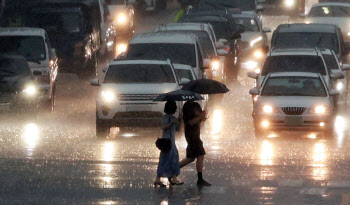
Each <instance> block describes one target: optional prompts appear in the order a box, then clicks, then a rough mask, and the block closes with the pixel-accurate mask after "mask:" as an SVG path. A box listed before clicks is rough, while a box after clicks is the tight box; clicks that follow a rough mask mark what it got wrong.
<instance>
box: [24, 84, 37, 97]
mask: <svg viewBox="0 0 350 205" xmlns="http://www.w3.org/2000/svg"><path fill="white" fill-rule="evenodd" d="M23 92H24V93H25V94H26V95H29V96H33V95H35V94H36V92H37V89H36V87H35V86H34V85H28V86H27V87H26V88H25V89H24V90H23Z"/></svg>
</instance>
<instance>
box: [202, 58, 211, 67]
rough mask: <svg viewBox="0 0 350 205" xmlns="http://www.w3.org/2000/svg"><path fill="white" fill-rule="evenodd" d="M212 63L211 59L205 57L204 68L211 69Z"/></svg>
mask: <svg viewBox="0 0 350 205" xmlns="http://www.w3.org/2000/svg"><path fill="white" fill-rule="evenodd" d="M210 64H211V60H210V59H204V60H203V68H204V69H209V68H210Z"/></svg>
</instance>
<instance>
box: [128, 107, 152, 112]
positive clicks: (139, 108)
mask: <svg viewBox="0 0 350 205" xmlns="http://www.w3.org/2000/svg"><path fill="white" fill-rule="evenodd" d="M126 111H132V112H141V111H151V106H142V105H141V106H136V105H135V106H127V107H126Z"/></svg>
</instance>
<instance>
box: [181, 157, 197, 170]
mask: <svg viewBox="0 0 350 205" xmlns="http://www.w3.org/2000/svg"><path fill="white" fill-rule="evenodd" d="M194 160H195V158H185V159H183V160H181V162H180V169H181V168H182V167H184V166H186V165H188V164H189V163H192V162H194Z"/></svg>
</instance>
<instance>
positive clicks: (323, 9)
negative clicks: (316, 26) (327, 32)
mask: <svg viewBox="0 0 350 205" xmlns="http://www.w3.org/2000/svg"><path fill="white" fill-rule="evenodd" d="M349 14H350V4H349V3H336V2H327V3H319V4H314V5H313V6H312V8H311V10H310V12H309V13H308V14H306V15H305V14H300V16H301V17H305V23H323V24H333V25H337V26H339V27H340V29H341V30H342V33H343V38H344V41H345V42H347V43H348V42H350V27H349V25H350V18H349Z"/></svg>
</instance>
